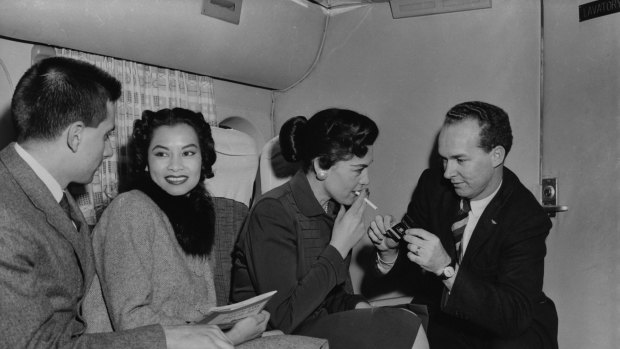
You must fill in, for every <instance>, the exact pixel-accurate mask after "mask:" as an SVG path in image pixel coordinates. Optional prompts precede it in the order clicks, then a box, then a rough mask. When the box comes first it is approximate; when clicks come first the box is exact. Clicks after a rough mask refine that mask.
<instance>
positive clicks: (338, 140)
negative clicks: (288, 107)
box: [280, 108, 379, 172]
mask: <svg viewBox="0 0 620 349" xmlns="http://www.w3.org/2000/svg"><path fill="white" fill-rule="evenodd" d="M378 135H379V129H378V128H377V124H375V122H374V121H372V120H371V119H370V118H368V117H367V116H364V115H361V114H359V113H356V112H354V111H352V110H347V109H337V108H331V109H325V110H323V111H320V112H318V113H316V114H314V115H313V116H312V117H311V118H310V119H306V118H305V117H304V116H296V117H294V118H291V119H289V120H288V121H286V122H285V123H284V125H282V128H281V129H280V149H281V151H282V155H283V156H284V158H285V159H286V160H287V161H290V162H297V161H300V162H301V163H302V166H303V169H304V171H305V172H308V170H309V169H310V166H311V164H312V160H313V159H315V158H317V157H318V158H319V166H320V167H321V168H322V169H328V168H330V167H331V166H332V165H334V164H335V163H336V162H337V161H343V160H349V159H351V158H353V157H354V156H357V157H363V156H365V155H366V153H367V152H368V147H369V146H371V145H372V144H373V143H374V142H375V140H376V139H377V136H378Z"/></svg>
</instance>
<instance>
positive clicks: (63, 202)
mask: <svg viewBox="0 0 620 349" xmlns="http://www.w3.org/2000/svg"><path fill="white" fill-rule="evenodd" d="M60 207H62V209H63V210H64V211H65V213H66V214H67V217H69V219H71V221H72V222H73V224H75V227H76V228H77V230H78V231H79V230H80V225H81V224H80V219H79V218H77V217H76V216H75V215H74V214H73V212H72V211H71V207H70V206H69V200H67V194H62V199H61V200H60Z"/></svg>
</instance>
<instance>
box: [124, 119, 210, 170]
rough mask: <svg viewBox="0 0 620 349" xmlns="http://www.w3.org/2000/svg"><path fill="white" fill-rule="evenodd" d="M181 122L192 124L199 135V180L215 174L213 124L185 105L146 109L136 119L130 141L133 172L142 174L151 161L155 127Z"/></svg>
mask: <svg viewBox="0 0 620 349" xmlns="http://www.w3.org/2000/svg"><path fill="white" fill-rule="evenodd" d="M178 124H186V125H188V126H191V127H192V128H193V129H194V131H196V135H197V136H198V142H199V143H200V144H199V146H200V154H201V155H202V168H201V171H200V182H202V181H204V180H205V179H206V178H212V177H213V164H214V163H215V159H216V153H215V142H214V141H213V136H212V134H211V127H210V126H209V124H207V122H206V121H205V119H204V117H203V115H202V114H201V113H196V112H193V111H191V110H188V109H184V108H174V109H161V110H159V111H156V112H154V111H151V110H145V111H143V112H142V118H141V119H138V120H136V121H134V126H133V134H132V143H131V146H132V150H133V151H132V155H133V159H132V163H131V169H132V173H133V174H134V175H136V176H139V175H140V174H141V173H143V172H144V169H145V168H146V167H147V165H148V149H149V145H150V144H151V139H152V138H153V133H154V132H155V130H156V129H158V128H159V127H161V126H174V125H178Z"/></svg>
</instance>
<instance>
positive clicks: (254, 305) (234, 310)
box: [198, 291, 277, 329]
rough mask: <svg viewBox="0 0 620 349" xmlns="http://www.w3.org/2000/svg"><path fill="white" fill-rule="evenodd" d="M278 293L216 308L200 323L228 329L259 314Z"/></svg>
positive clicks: (261, 295) (267, 293)
mask: <svg viewBox="0 0 620 349" xmlns="http://www.w3.org/2000/svg"><path fill="white" fill-rule="evenodd" d="M276 292H277V291H271V292H266V293H263V294H260V295H258V296H256V297H252V298H250V299H246V300H244V301H243V302H239V303H235V304H229V305H223V306H221V307H214V308H211V309H210V310H209V312H208V313H207V314H206V315H205V317H204V318H203V319H202V320H200V321H198V323H199V324H204V325H218V326H219V327H220V328H221V329H228V328H231V327H233V325H234V324H235V323H236V322H237V321H239V320H242V319H244V318H246V317H248V316H251V315H254V314H258V313H260V312H261V310H263V308H264V307H265V305H266V304H267V302H268V301H269V300H270V299H271V297H272V296H273V295H274V294H275V293H276Z"/></svg>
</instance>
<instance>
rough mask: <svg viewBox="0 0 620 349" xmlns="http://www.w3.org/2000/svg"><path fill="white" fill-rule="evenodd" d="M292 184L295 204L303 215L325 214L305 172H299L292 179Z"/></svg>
mask: <svg viewBox="0 0 620 349" xmlns="http://www.w3.org/2000/svg"><path fill="white" fill-rule="evenodd" d="M290 183H291V189H292V192H293V198H294V199H295V203H297V207H299V209H300V211H301V213H303V214H304V215H305V216H307V217H312V216H318V215H321V214H325V211H323V207H321V204H320V203H319V201H318V200H317V199H316V197H315V196H314V192H313V191H312V188H311V187H310V183H309V182H308V178H307V177H306V174H305V173H304V171H302V170H299V171H297V173H295V175H294V176H293V178H291V181H290Z"/></svg>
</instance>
